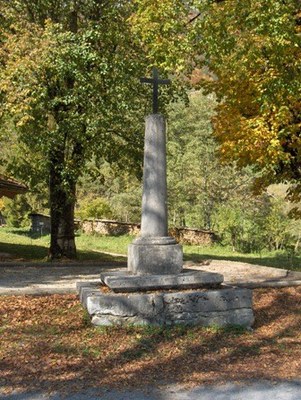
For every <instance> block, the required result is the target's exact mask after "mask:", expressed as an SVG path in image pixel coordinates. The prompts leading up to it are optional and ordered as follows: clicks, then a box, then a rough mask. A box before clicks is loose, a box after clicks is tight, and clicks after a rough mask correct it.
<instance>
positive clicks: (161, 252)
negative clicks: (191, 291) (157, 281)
mask: <svg viewBox="0 0 301 400" xmlns="http://www.w3.org/2000/svg"><path fill="white" fill-rule="evenodd" d="M182 267H183V250H182V246H181V245H179V244H176V243H175V242H174V243H171V244H169V243H168V244H152V243H144V242H143V241H141V242H133V243H132V244H130V245H129V246H128V270H129V272H131V273H133V274H134V275H150V274H151V275H158V274H161V275H165V274H179V273H180V272H181V270H182Z"/></svg>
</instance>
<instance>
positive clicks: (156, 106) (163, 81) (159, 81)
mask: <svg viewBox="0 0 301 400" xmlns="http://www.w3.org/2000/svg"><path fill="white" fill-rule="evenodd" d="M140 82H142V83H150V84H151V85H153V113H154V114H158V110H159V85H168V84H169V83H170V79H159V75H158V70H157V68H153V77H152V78H140Z"/></svg>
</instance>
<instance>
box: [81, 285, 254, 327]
mask: <svg viewBox="0 0 301 400" xmlns="http://www.w3.org/2000/svg"><path fill="white" fill-rule="evenodd" d="M79 291H80V297H81V301H82V303H83V304H84V305H85V307H86V308H87V310H88V313H89V314H90V315H91V318H92V322H93V324H95V325H129V324H133V325H145V324H148V325H175V324H185V325H201V326H210V325H217V326H226V325H232V324H234V325H241V326H244V327H250V326H252V324H253V322H254V316H253V311H252V291H251V290H249V289H241V288H226V289H221V290H208V291H206V292H203V291H202V292H201V291H193V292H175V293H164V292H161V293H153V294H147V293H134V294H115V293H112V294H104V293H101V291H100V290H99V291H97V290H96V287H95V283H93V284H92V285H91V286H90V290H89V287H88V285H87V284H86V283H85V285H82V286H80V287H79Z"/></svg>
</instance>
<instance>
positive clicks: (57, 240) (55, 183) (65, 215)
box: [49, 151, 76, 260]
mask: <svg viewBox="0 0 301 400" xmlns="http://www.w3.org/2000/svg"><path fill="white" fill-rule="evenodd" d="M50 158H51V163H50V179H49V191H50V218H51V239H50V248H49V259H51V260H53V259H59V258H63V257H66V258H76V247H75V237H74V206H75V188H76V182H75V180H74V179H69V181H66V177H64V180H63V179H62V171H63V169H64V152H63V151H52V153H51V157H50Z"/></svg>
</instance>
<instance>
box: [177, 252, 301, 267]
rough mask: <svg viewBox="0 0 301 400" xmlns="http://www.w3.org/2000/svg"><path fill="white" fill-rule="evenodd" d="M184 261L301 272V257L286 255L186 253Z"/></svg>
mask: <svg viewBox="0 0 301 400" xmlns="http://www.w3.org/2000/svg"><path fill="white" fill-rule="evenodd" d="M184 260H185V261H188V260H192V261H193V262H205V261H209V260H222V261H238V262H244V263H249V264H256V265H262V266H265V267H273V268H282V269H290V270H294V271H301V256H300V255H294V256H290V255H286V254H283V255H281V254H277V255H274V256H270V257H269V256H262V257H260V256H258V257H250V256H248V254H246V255H243V254H242V255H239V256H228V255H221V256H219V255H212V254H197V253H186V254H184Z"/></svg>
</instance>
